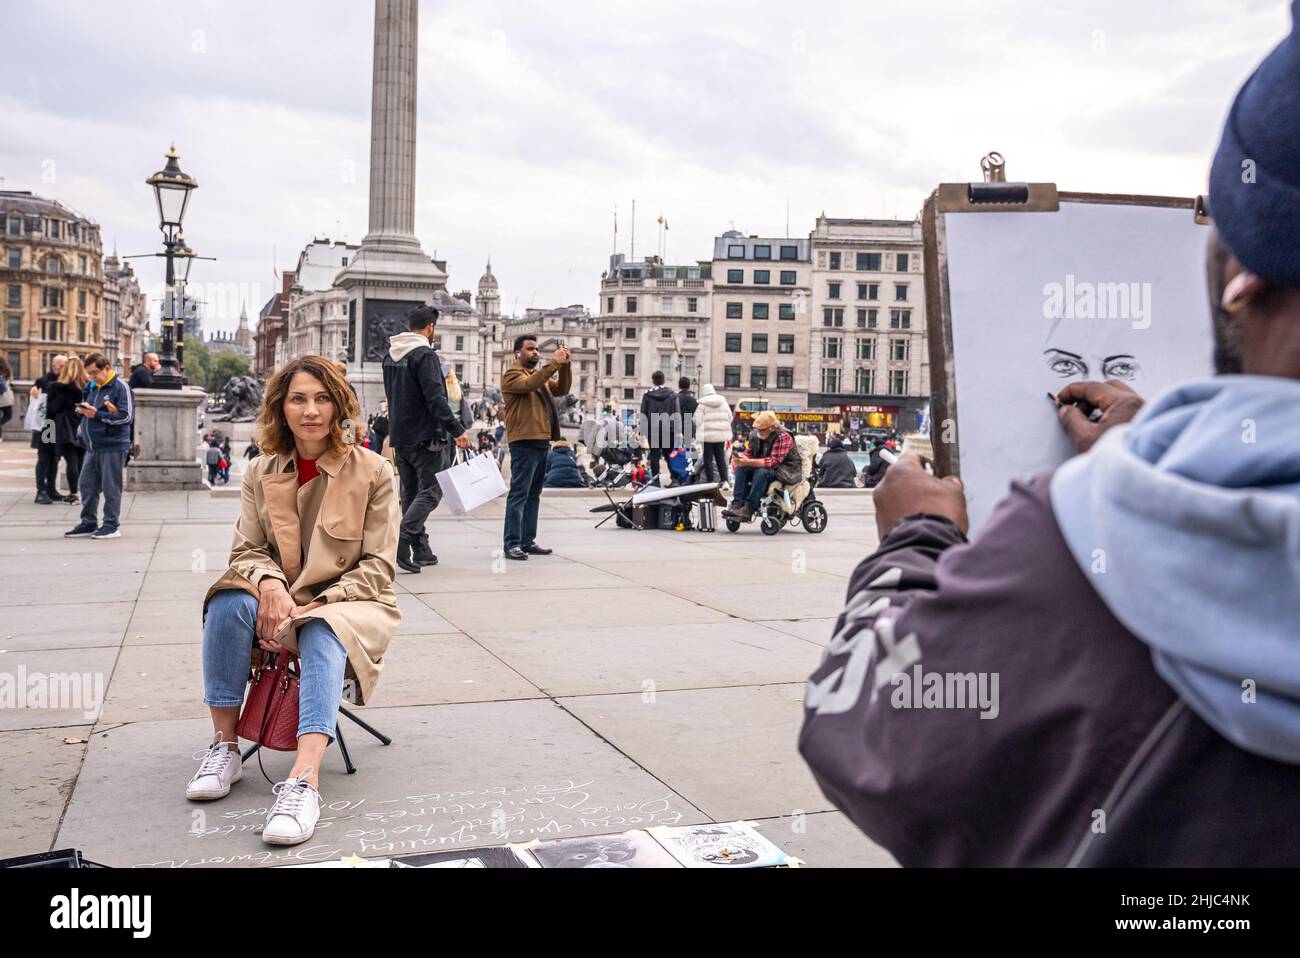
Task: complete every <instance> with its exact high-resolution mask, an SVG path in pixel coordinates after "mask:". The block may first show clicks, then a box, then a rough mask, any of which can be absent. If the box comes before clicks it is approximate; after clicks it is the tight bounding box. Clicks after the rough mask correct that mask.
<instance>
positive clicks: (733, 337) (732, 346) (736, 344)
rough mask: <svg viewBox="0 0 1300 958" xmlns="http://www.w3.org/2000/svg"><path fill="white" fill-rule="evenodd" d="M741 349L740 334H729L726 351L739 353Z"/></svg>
mask: <svg viewBox="0 0 1300 958" xmlns="http://www.w3.org/2000/svg"><path fill="white" fill-rule="evenodd" d="M740 349H741V340H740V333H727V346H726V351H727V352H729V353H738V352H740Z"/></svg>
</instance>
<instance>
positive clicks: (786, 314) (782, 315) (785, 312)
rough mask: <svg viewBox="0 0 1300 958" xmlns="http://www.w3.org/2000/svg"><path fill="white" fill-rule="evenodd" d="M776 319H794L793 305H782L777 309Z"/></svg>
mask: <svg viewBox="0 0 1300 958" xmlns="http://www.w3.org/2000/svg"><path fill="white" fill-rule="evenodd" d="M776 318H777V319H794V303H782V304H781V305H780V307H779V308H778V309H777V314H776Z"/></svg>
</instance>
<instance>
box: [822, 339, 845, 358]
mask: <svg viewBox="0 0 1300 958" xmlns="http://www.w3.org/2000/svg"><path fill="white" fill-rule="evenodd" d="M842 355H843V353H842V352H841V351H840V338H839V337H838V336H827V337H826V338H825V339H823V340H822V359H839V358H840V357H841V356H842Z"/></svg>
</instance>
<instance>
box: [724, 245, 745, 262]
mask: <svg viewBox="0 0 1300 958" xmlns="http://www.w3.org/2000/svg"><path fill="white" fill-rule="evenodd" d="M744 258H745V247H744V245H742V244H733V245H730V246H728V247H727V259H744Z"/></svg>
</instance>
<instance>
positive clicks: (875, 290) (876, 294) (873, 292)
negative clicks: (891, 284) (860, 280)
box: [867, 283, 880, 300]
mask: <svg viewBox="0 0 1300 958" xmlns="http://www.w3.org/2000/svg"><path fill="white" fill-rule="evenodd" d="M867 299H871V300H876V299H880V284H879V283H868V284H867Z"/></svg>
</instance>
